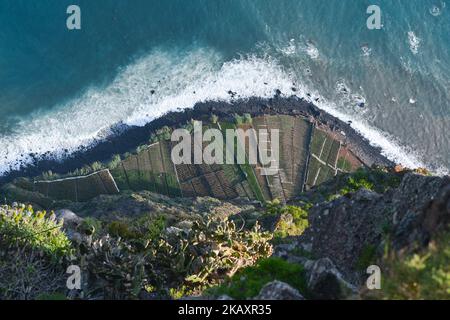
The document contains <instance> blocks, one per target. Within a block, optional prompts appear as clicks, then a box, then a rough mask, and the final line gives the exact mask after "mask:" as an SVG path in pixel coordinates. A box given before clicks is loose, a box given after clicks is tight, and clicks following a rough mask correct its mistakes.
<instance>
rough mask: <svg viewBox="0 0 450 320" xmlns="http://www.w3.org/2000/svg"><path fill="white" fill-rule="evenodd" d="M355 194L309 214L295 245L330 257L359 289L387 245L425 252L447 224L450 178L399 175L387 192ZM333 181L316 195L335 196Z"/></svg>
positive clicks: (322, 205) (310, 196)
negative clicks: (304, 229) (369, 267)
mask: <svg viewBox="0 0 450 320" xmlns="http://www.w3.org/2000/svg"><path fill="white" fill-rule="evenodd" d="M376 187H377V186H376V185H374V186H373V189H372V190H367V189H364V188H363V189H360V190H358V191H356V192H352V193H348V194H346V195H344V196H342V197H339V198H338V199H335V200H332V201H325V202H322V203H317V204H316V205H315V206H313V207H312V208H311V209H310V210H309V215H308V219H309V224H310V225H309V228H308V229H307V230H306V231H305V233H304V234H303V235H302V236H300V237H299V238H298V239H296V240H295V241H294V243H295V246H299V247H302V248H304V249H307V250H308V251H310V252H311V253H312V254H313V255H314V256H315V257H320V258H329V259H331V260H332V261H333V262H334V263H335V265H336V267H337V268H338V269H339V270H340V271H341V272H342V274H343V275H344V277H345V278H346V279H347V280H348V281H350V282H351V283H353V284H355V285H362V284H364V281H365V279H366V278H367V274H366V268H367V267H368V266H369V265H370V264H376V263H377V260H378V258H379V257H381V256H382V255H383V254H384V253H385V252H384V250H385V249H386V246H389V247H390V249H392V250H393V251H395V252H402V253H403V254H407V253H412V252H416V251H420V250H421V249H423V248H426V247H427V246H428V245H429V244H430V242H432V240H433V239H435V237H436V236H437V235H439V234H440V233H442V232H447V230H448V229H447V228H448V225H449V222H450V178H449V177H444V178H441V177H432V176H423V175H417V174H414V173H407V174H404V175H403V177H402V179H401V183H400V184H399V185H398V186H397V187H395V188H390V189H388V190H387V191H386V192H377V191H375V189H376ZM336 191H337V190H336V182H335V181H332V182H331V183H328V184H325V185H323V186H322V187H321V190H320V191H314V192H313V193H310V194H309V195H308V196H305V198H308V197H309V198H310V199H314V196H315V194H314V193H316V192H321V193H325V194H327V193H328V194H329V193H331V194H334V193H335V192H336Z"/></svg>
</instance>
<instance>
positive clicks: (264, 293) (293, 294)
mask: <svg viewBox="0 0 450 320" xmlns="http://www.w3.org/2000/svg"><path fill="white" fill-rule="evenodd" d="M254 299H255V300H305V298H304V297H303V296H302V295H301V294H300V292H298V290H297V289H294V288H292V287H291V286H290V285H288V284H287V283H284V282H281V281H272V282H270V283H268V284H266V285H265V286H264V287H263V288H262V289H261V291H260V293H259V295H258V296H256V297H255V298H254Z"/></svg>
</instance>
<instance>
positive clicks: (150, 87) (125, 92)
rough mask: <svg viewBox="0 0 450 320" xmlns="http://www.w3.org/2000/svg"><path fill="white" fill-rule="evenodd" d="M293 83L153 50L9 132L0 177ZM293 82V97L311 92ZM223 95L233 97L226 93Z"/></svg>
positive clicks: (381, 140) (386, 148) (252, 64)
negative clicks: (35, 161) (184, 112)
mask: <svg viewBox="0 0 450 320" xmlns="http://www.w3.org/2000/svg"><path fill="white" fill-rule="evenodd" d="M293 82H294V81H293V79H291V76H290V75H289V74H288V73H287V72H285V71H284V70H283V68H282V67H281V66H280V65H279V64H278V63H277V62H276V61H275V60H272V59H270V58H269V59H267V58H265V59H261V58H257V57H254V56H252V57H242V58H241V59H236V60H233V61H229V62H225V63H223V62H222V58H221V56H220V55H219V54H217V53H216V52H215V51H213V50H207V49H197V50H192V51H190V52H188V53H185V54H183V55H180V54H179V53H177V52H167V51H161V50H159V51H154V52H153V53H151V54H150V55H148V56H146V57H144V58H142V59H140V60H138V61H136V62H135V63H133V64H132V65H130V66H129V67H127V68H125V69H124V70H122V71H121V72H120V73H119V75H118V76H117V78H116V79H115V80H114V81H113V82H112V83H111V84H110V85H109V86H107V87H106V88H100V89H99V88H91V89H89V90H87V91H86V92H85V93H84V94H83V95H82V96H81V97H79V98H77V99H74V100H73V101H70V102H68V103H67V104H65V105H63V106H61V107H60V108H58V110H57V111H54V110H53V111H52V112H51V113H48V114H43V115H37V116H35V117H33V119H31V120H29V121H23V122H21V123H19V124H18V125H17V130H16V131H15V132H14V133H13V134H11V135H9V136H3V137H0V146H1V148H0V174H4V173H6V172H8V171H10V170H11V169H19V168H20V166H21V165H23V164H28V163H30V162H31V161H32V156H31V155H30V154H35V155H37V156H41V157H42V156H48V157H51V158H53V159H63V158H64V157H66V156H67V155H68V154H71V153H73V152H75V151H76V150H79V148H80V147H86V146H89V145H91V144H92V143H93V142H95V141H96V140H97V139H101V138H103V137H104V136H105V134H106V133H107V132H108V129H109V128H110V127H111V126H112V125H114V124H115V123H118V122H124V123H126V124H128V125H137V126H143V125H145V124H146V123H148V122H149V121H151V120H153V119H155V118H156V117H159V116H161V115H163V114H165V113H167V112H168V111H173V110H176V109H179V108H191V107H193V106H194V105H195V104H196V103H197V102H202V101H210V100H213V101H219V100H220V101H231V100H233V99H245V98H250V97H253V96H257V97H262V98H270V97H272V96H273V95H274V92H275V91H276V90H277V89H279V90H281V91H282V92H283V93H290V92H291V88H292V83H293ZM296 83H297V85H296V87H297V92H296V94H297V95H298V96H299V97H307V93H313V92H312V91H310V90H308V89H307V88H305V87H302V86H300V85H299V84H298V82H296ZM230 91H232V92H234V93H236V94H235V95H234V94H233V95H230V93H229V92H230ZM317 97H319V99H320V100H319V102H317V101H315V100H316V98H317ZM309 99H311V101H313V102H314V103H315V104H316V105H318V107H320V108H321V109H323V110H324V111H326V112H328V113H330V114H331V115H333V116H335V117H338V118H340V119H341V120H343V121H352V123H353V124H352V126H353V127H354V128H355V130H357V131H358V132H359V133H361V134H362V135H363V136H364V137H366V138H367V139H368V140H369V141H370V142H371V143H372V144H373V145H374V146H378V147H381V148H382V152H383V154H384V155H385V156H387V157H388V158H389V159H391V160H393V161H394V162H396V163H400V164H403V165H405V166H408V167H412V168H415V167H419V166H421V167H423V166H424V165H423V164H422V162H421V161H419V160H418V158H416V157H415V156H414V155H413V154H412V153H411V152H410V151H409V150H406V149H405V148H404V147H402V146H401V145H400V144H399V143H397V142H396V141H395V139H393V138H392V137H390V136H388V135H386V134H384V133H382V132H381V131H379V130H377V129H374V128H371V127H370V126H369V125H368V123H366V122H365V121H363V120H362V119H358V118H357V117H352V116H349V115H347V114H345V113H343V112H341V111H338V108H337V107H336V105H334V104H332V103H329V102H327V101H326V100H325V99H323V98H322V97H320V95H319V94H313V95H312V96H311V97H310V98H309Z"/></svg>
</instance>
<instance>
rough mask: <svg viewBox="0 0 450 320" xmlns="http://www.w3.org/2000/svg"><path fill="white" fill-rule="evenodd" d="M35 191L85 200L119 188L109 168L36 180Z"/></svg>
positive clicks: (50, 196) (54, 196) (64, 198)
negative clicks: (64, 176) (66, 176)
mask: <svg viewBox="0 0 450 320" xmlns="http://www.w3.org/2000/svg"><path fill="white" fill-rule="evenodd" d="M33 188H34V190H33V191H36V192H39V193H41V194H43V195H44V196H46V197H49V198H53V199H57V200H70V201H81V202H82V201H87V200H90V199H92V198H95V197H96V196H98V195H99V194H117V193H119V189H118V188H117V185H116V183H115V181H114V178H113V177H112V175H111V174H110V172H109V170H102V171H99V172H96V173H94V174H90V175H87V176H80V177H73V178H66V179H59V180H53V181H36V182H35V183H34V186H33Z"/></svg>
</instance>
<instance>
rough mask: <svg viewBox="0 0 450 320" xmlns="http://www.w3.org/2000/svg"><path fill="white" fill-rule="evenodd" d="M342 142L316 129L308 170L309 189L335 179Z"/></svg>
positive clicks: (313, 135)
mask: <svg viewBox="0 0 450 320" xmlns="http://www.w3.org/2000/svg"><path fill="white" fill-rule="evenodd" d="M340 150H341V142H340V141H338V140H335V139H333V138H332V137H330V136H329V135H328V134H327V133H326V132H324V131H322V130H320V129H317V128H314V130H313V134H312V140H311V154H310V163H309V168H308V179H307V183H306V184H307V188H312V187H313V186H316V185H318V184H321V183H323V182H325V181H327V180H329V179H330V178H332V177H334V176H335V175H336V174H337V172H338V155H339V153H340Z"/></svg>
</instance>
